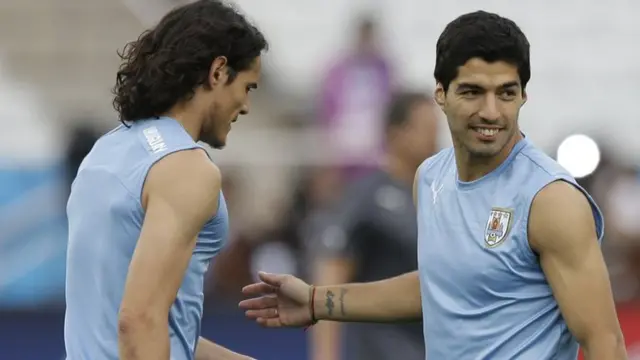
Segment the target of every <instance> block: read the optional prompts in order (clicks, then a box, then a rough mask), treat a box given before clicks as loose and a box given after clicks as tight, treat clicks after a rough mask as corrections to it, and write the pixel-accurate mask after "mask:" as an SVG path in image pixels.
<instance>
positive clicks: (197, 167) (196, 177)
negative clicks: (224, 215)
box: [143, 149, 222, 209]
mask: <svg viewBox="0 0 640 360" xmlns="http://www.w3.org/2000/svg"><path fill="white" fill-rule="evenodd" d="M221 182H222V175H221V173H220V170H219V169H218V167H217V166H215V164H213V163H212V162H211V161H210V160H209V158H208V157H207V154H206V153H205V152H204V151H203V150H202V149H190V150H183V151H178V152H175V153H172V154H169V155H167V156H165V157H164V158H162V159H160V160H159V161H157V162H156V163H155V164H154V165H153V166H152V167H151V169H150V170H149V173H148V175H147V178H146V180H145V183H144V187H143V205H145V207H146V202H147V201H148V199H149V197H150V196H153V197H157V198H163V199H166V200H168V201H171V202H173V203H176V204H180V203H184V205H185V206H197V205H198V204H202V206H204V207H207V208H213V209H215V208H216V207H217V202H218V197H219V192H220V187H221Z"/></svg>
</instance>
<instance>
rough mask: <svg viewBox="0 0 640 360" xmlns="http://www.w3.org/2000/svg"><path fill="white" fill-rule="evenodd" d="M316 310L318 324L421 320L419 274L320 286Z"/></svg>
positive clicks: (411, 273) (316, 293)
mask: <svg viewBox="0 0 640 360" xmlns="http://www.w3.org/2000/svg"><path fill="white" fill-rule="evenodd" d="M313 310H314V314H315V318H316V319H317V320H332V321H349V322H351V321H352V322H403V321H412V320H419V319H421V317H422V302H421V297H420V280H419V278H418V272H417V271H414V272H410V273H407V274H404V275H400V276H397V277H394V278H391V279H385V280H381V281H375V282H370V283H362V284H345V285H337V286H319V287H317V288H316V289H315V294H314V298H313Z"/></svg>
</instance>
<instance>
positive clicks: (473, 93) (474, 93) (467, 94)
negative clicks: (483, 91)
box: [460, 89, 480, 98]
mask: <svg viewBox="0 0 640 360" xmlns="http://www.w3.org/2000/svg"><path fill="white" fill-rule="evenodd" d="M478 95H480V91H478V90H473V89H469V90H463V91H461V92H460V96H462V97H465V98H473V97H476V96H478Z"/></svg>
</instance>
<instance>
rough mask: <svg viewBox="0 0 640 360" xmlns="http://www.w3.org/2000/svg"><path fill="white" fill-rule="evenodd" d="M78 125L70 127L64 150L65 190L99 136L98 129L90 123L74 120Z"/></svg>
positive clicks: (68, 188)
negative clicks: (66, 184)
mask: <svg viewBox="0 0 640 360" xmlns="http://www.w3.org/2000/svg"><path fill="white" fill-rule="evenodd" d="M76 123H78V124H79V125H76V126H74V127H73V128H72V129H71V137H70V139H69V144H68V146H67V149H66V150H67V151H66V154H65V155H66V166H67V183H68V187H67V191H71V184H72V183H73V179H75V177H76V174H77V173H78V169H79V168H80V164H81V163H82V160H83V159H84V157H85V156H87V154H88V153H89V151H91V148H92V147H93V145H94V144H95V142H96V141H97V140H98V138H99V137H100V133H99V132H98V130H97V129H96V128H95V127H93V126H90V125H86V124H85V122H84V121H78V122H74V124H76Z"/></svg>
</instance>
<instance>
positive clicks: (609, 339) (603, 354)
mask: <svg viewBox="0 0 640 360" xmlns="http://www.w3.org/2000/svg"><path fill="white" fill-rule="evenodd" d="M580 345H581V347H582V350H583V352H584V357H585V360H597V359H612V360H627V350H626V347H625V344H624V338H623V337H622V334H620V335H619V336H613V335H612V336H599V337H597V338H593V339H591V340H586V341H581V342H580Z"/></svg>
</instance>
